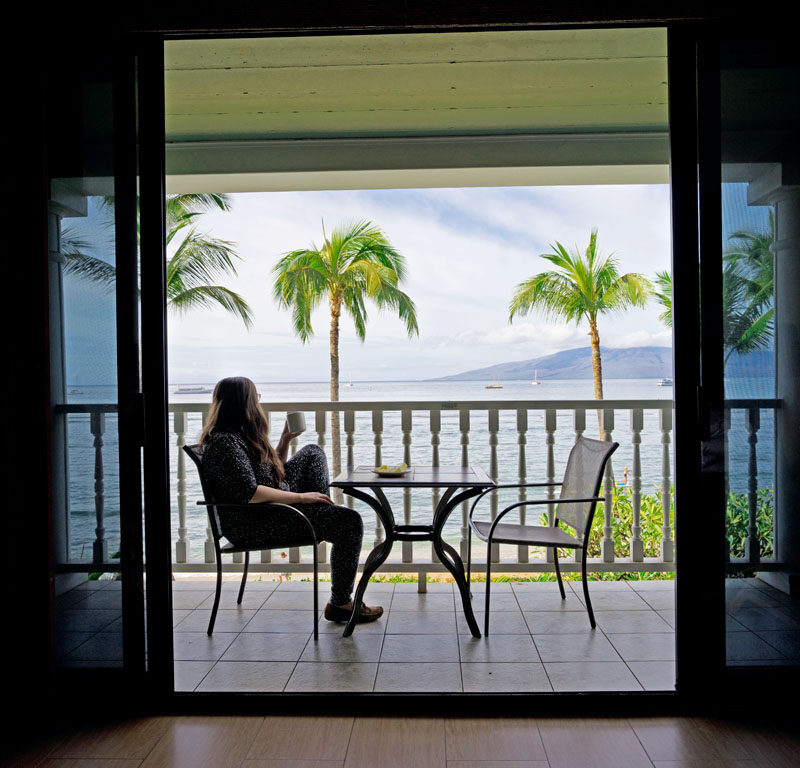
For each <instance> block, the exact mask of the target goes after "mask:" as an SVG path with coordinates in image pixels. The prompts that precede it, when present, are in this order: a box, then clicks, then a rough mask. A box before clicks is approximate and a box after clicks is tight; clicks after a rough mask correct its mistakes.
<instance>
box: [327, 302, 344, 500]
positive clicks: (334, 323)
mask: <svg viewBox="0 0 800 768" xmlns="http://www.w3.org/2000/svg"><path fill="white" fill-rule="evenodd" d="M330 307H331V330H330V351H331V402H332V403H335V402H338V400H339V317H340V316H341V314H342V302H341V299H339V298H338V297H336V296H331V298H330ZM331 446H332V452H333V471H332V473H331V474H332V477H336V475H338V474H339V473H340V472H341V471H342V442H341V431H340V424H339V413H338V412H337V411H331ZM333 500H334V501H335V502H336V503H337V504H341V503H342V492H341V490H339V489H338V488H335V489H334V491H333Z"/></svg>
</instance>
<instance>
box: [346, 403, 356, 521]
mask: <svg viewBox="0 0 800 768" xmlns="http://www.w3.org/2000/svg"><path fill="white" fill-rule="evenodd" d="M344 432H345V435H347V468H348V469H352V468H353V467H354V466H355V458H354V456H353V449H354V446H355V444H356V439H355V432H356V414H355V412H354V411H345V412H344ZM346 504H347V506H348V508H350V509H355V506H356V502H355V499H354V498H353V497H352V496H348V497H347V501H346Z"/></svg>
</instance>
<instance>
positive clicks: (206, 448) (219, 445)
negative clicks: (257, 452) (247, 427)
mask: <svg viewBox="0 0 800 768" xmlns="http://www.w3.org/2000/svg"><path fill="white" fill-rule="evenodd" d="M225 450H243V451H245V452H247V443H246V442H245V441H244V438H243V437H242V436H241V435H237V434H236V433H235V432H212V433H211V434H210V435H209V436H208V437H207V438H206V440H205V442H204V443H203V456H204V457H206V456H208V455H210V454H214V453H216V452H217V451H225Z"/></svg>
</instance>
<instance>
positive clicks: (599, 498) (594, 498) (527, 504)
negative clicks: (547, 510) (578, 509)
mask: <svg viewBox="0 0 800 768" xmlns="http://www.w3.org/2000/svg"><path fill="white" fill-rule="evenodd" d="M585 501H595V502H596V501H605V496H587V497H586V498H567V499H530V500H525V501H518V502H516V503H515V504H511V506H508V507H506V508H505V509H504V510H503V511H502V512H500V514H498V515H497V517H496V518H495V519H494V520H493V521H492V527H491V529H490V530H489V537H490V538H491V536H492V534H493V533H494V529H495V528H496V527H497V524H498V523H499V522H500V521H501V520H502V519H503V518H504V517H505V516H506V515H507V514H508V513H509V512H511V511H512V510H513V509H517V508H518V507H530V506H533V505H535V504H561V503H563V502H567V503H580V502H585ZM474 511H475V505H474V504H473V505H472V510H471V511H470V513H469V525H470V528H472V529H473V530H475V526H474V525H473V524H472V513H473V512H474Z"/></svg>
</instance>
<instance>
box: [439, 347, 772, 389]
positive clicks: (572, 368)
mask: <svg viewBox="0 0 800 768" xmlns="http://www.w3.org/2000/svg"><path fill="white" fill-rule="evenodd" d="M600 353H601V355H602V363H603V378H605V379H661V378H667V377H672V348H671V347H627V348H625V349H612V348H606V347H601V348H600ZM774 369H775V366H774V361H773V352H772V351H771V350H763V351H758V352H752V353H750V354H749V355H745V356H743V357H739V356H736V355H734V356H733V357H732V358H731V359H730V360H729V361H728V366H727V369H726V375H727V377H728V378H731V377H732V378H739V377H747V378H753V377H759V376H771V375H773V374H774ZM534 372H535V374H536V376H537V377H538V378H539V379H542V380H545V379H591V378H592V350H591V347H580V348H579V349H567V350H564V351H563V352H556V353H555V354H553V355H546V356H545V357H537V358H534V359H533V360H517V361H514V362H511V363H499V364H497V365H490V366H488V367H486V368H475V369H473V370H469V371H464V372H463V373H456V374H453V375H451V376H442V377H441V378H438V379H431V381H484V380H489V381H494V380H500V381H526V380H529V379H531V380H532V379H533V377H534Z"/></svg>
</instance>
